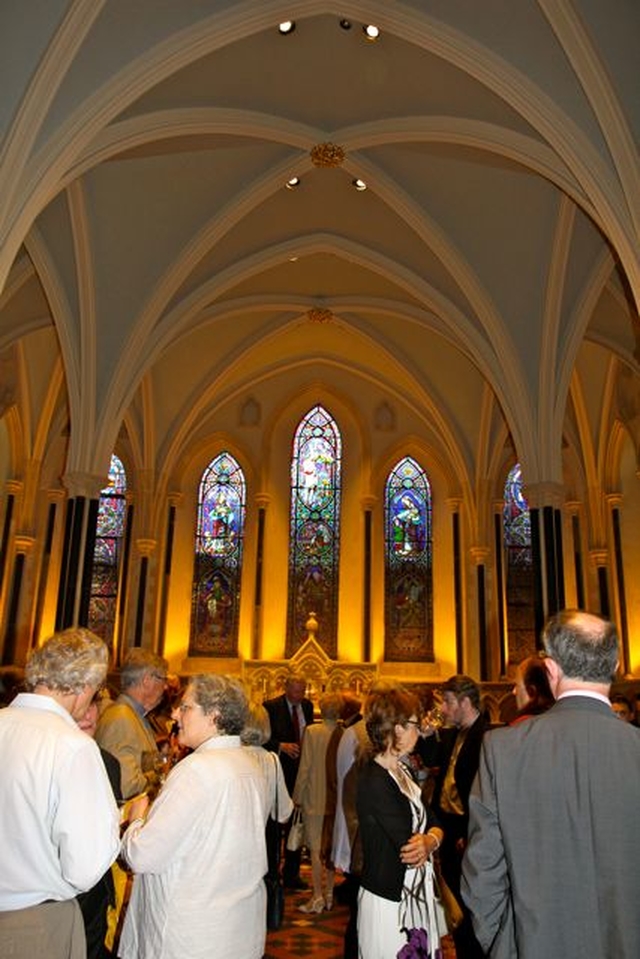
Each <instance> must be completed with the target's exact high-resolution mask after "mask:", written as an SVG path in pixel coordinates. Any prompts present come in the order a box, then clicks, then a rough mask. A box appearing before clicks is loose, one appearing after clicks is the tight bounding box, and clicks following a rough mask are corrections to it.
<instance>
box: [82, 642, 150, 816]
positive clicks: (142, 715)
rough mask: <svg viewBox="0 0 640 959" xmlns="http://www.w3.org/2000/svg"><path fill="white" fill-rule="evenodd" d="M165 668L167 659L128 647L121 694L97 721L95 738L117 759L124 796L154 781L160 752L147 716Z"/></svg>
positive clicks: (121, 674) (144, 788) (127, 796)
mask: <svg viewBox="0 0 640 959" xmlns="http://www.w3.org/2000/svg"><path fill="white" fill-rule="evenodd" d="M167 669H168V663H167V661H166V659H163V657H162V656H159V655H158V654H157V653H154V652H152V651H151V650H150V649H138V648H136V649H131V650H130V651H129V653H128V654H127V657H126V659H125V661H124V663H123V665H122V668H121V671H120V688H121V692H120V695H119V696H118V698H117V699H116V701H115V702H114V703H112V704H111V705H110V706H107V708H106V709H105V710H104V712H103V713H102V715H101V716H100V719H99V721H98V728H97V730H96V742H97V743H98V745H99V746H101V747H102V749H106V750H107V752H110V753H112V754H113V755H114V756H115V757H116V758H117V759H118V761H119V763H120V769H121V773H122V795H123V798H124V799H130V798H131V797H132V796H135V795H137V794H138V793H141V792H145V791H146V790H148V789H150V788H154V787H155V785H156V780H157V775H158V772H157V771H158V769H159V766H160V754H159V752H158V747H157V744H156V739H155V736H154V733H153V729H152V727H151V724H150V723H149V721H148V720H147V718H146V716H147V713H149V712H151V710H152V709H154V707H156V706H157V705H158V703H159V702H160V700H161V699H162V696H163V694H164V691H165V687H166V685H167Z"/></svg>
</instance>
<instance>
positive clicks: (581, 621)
mask: <svg viewBox="0 0 640 959" xmlns="http://www.w3.org/2000/svg"><path fill="white" fill-rule="evenodd" d="M543 640H544V646H545V650H546V652H547V657H548V658H547V659H546V660H545V662H546V666H547V671H548V673H549V681H550V686H551V690H552V692H553V694H554V696H555V697H556V700H557V701H556V703H555V705H554V706H552V707H551V709H549V710H548V711H547V712H546V713H544V714H543V715H541V716H536V717H534V718H532V719H529V720H527V721H526V722H523V723H520V724H518V725H517V726H513V727H509V728H507V729H499V730H495V731H493V732H491V733H489V734H488V735H487V736H486V737H485V740H484V743H483V746H482V752H481V757H480V768H479V772H478V778H477V780H476V782H475V783H474V786H473V790H472V793H471V799H470V825H469V842H468V846H467V851H466V854H465V859H464V865H463V868H464V876H463V886H462V891H463V895H464V898H465V900H466V902H467V904H468V906H469V908H470V909H471V911H472V913H473V921H474V927H475V930H476V934H477V936H478V939H479V940H480V942H481V943H482V946H483V947H484V949H485V951H486V952H487V953H488V954H489V955H491V957H492V959H507V957H508V959H513V957H518V959H542V957H545V959H546V957H548V956H562V957H563V959H582V957H584V956H600V957H604V956H615V957H616V959H637V957H638V956H640V909H639V908H638V889H639V888H640V829H638V797H639V796H640V737H638V731H637V730H636V729H634V728H633V727H632V726H631V725H629V724H628V723H621V722H619V721H618V720H617V719H616V717H615V715H614V714H613V712H612V711H611V707H610V705H609V700H608V693H609V689H610V685H611V681H612V679H613V677H614V675H615V672H616V668H617V664H618V639H617V635H616V631H615V627H614V626H613V624H612V623H609V622H607V621H606V620H603V619H601V618H600V617H599V616H593V615H591V614H589V613H584V612H579V611H577V610H565V611H564V612H561V613H558V614H557V615H556V616H554V617H552V619H551V620H549V622H548V623H547V625H546V627H545V630H544V633H543Z"/></svg>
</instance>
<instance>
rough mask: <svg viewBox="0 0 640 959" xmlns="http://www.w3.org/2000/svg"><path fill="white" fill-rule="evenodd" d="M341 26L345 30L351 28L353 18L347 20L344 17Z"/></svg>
mask: <svg viewBox="0 0 640 959" xmlns="http://www.w3.org/2000/svg"><path fill="white" fill-rule="evenodd" d="M340 26H341V27H342V29H343V30H350V29H351V20H345V19H344V18H343V19H342V20H341V21H340Z"/></svg>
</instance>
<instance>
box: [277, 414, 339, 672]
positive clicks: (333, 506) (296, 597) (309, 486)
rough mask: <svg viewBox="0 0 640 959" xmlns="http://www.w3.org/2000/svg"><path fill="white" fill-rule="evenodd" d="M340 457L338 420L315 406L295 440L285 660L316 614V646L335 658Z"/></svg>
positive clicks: (336, 639)
mask: <svg viewBox="0 0 640 959" xmlns="http://www.w3.org/2000/svg"><path fill="white" fill-rule="evenodd" d="M341 456H342V441H341V438H340V432H339V430H338V427H337V425H336V423H335V421H334V420H333V419H332V417H331V416H330V415H329V413H328V412H327V411H326V410H325V409H323V408H322V406H314V407H313V409H311V410H309V412H308V413H307V415H306V416H304V417H303V418H302V420H301V421H300V424H299V425H298V428H297V430H296V433H295V437H294V440H293V456H292V459H291V525H290V543H289V615H288V623H287V644H286V645H287V650H286V651H287V656H291V655H293V653H294V652H295V651H296V649H298V648H299V647H300V646H301V645H302V643H303V642H304V640H305V639H306V635H307V634H306V630H305V624H306V622H307V619H308V618H309V613H312V612H313V613H315V616H316V619H317V621H318V633H317V639H318V642H319V643H320V644H321V645H322V648H323V649H324V650H325V652H326V653H327V655H328V656H332V657H335V656H337V651H338V635H337V634H338V566H339V539H340V535H339V534H340V472H341Z"/></svg>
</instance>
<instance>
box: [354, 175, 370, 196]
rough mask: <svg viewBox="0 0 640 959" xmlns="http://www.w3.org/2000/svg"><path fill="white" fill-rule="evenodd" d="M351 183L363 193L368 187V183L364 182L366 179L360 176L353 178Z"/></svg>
mask: <svg viewBox="0 0 640 959" xmlns="http://www.w3.org/2000/svg"><path fill="white" fill-rule="evenodd" d="M351 183H352V185H353V186H354V187H355V188H356V190H357V191H358V192H359V193H362V191H363V190H366V189H367V184H366V183H365V182H364V180H360V179H359V178H358V179H356V180H352V181H351Z"/></svg>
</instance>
